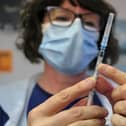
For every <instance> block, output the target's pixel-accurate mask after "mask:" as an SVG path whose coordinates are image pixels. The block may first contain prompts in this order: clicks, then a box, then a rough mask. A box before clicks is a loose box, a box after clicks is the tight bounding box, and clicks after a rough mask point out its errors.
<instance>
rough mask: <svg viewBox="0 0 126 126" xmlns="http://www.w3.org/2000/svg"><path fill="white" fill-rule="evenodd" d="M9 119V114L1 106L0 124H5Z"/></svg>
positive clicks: (2, 125) (1, 125) (0, 125)
mask: <svg viewBox="0 0 126 126" xmlns="http://www.w3.org/2000/svg"><path fill="white" fill-rule="evenodd" d="M8 119H9V116H8V114H7V113H6V112H5V111H4V110H3V108H2V107H1V106H0V126H4V124H5V123H6V122H7V120H8Z"/></svg>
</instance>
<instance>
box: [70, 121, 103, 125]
mask: <svg viewBox="0 0 126 126" xmlns="http://www.w3.org/2000/svg"><path fill="white" fill-rule="evenodd" d="M68 126H105V120H104V119H91V120H81V121H78V122H75V123H72V124H70V125H68Z"/></svg>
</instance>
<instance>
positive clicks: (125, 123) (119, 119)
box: [112, 114, 126, 126]
mask: <svg viewBox="0 0 126 126" xmlns="http://www.w3.org/2000/svg"><path fill="white" fill-rule="evenodd" d="M112 124H113V125H114V126H126V118H125V117H123V116H121V115H118V114H114V115H113V116H112Z"/></svg>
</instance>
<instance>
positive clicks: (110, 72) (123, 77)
mask: <svg viewBox="0 0 126 126" xmlns="http://www.w3.org/2000/svg"><path fill="white" fill-rule="evenodd" d="M98 71H99V73H101V74H103V75H104V76H106V77H108V78H110V79H112V80H113V81H115V82H116V83H118V84H120V85H122V84H124V83H126V73H124V72H122V71H120V70H118V69H116V68H114V67H112V66H110V65H107V64H100V65H99V66H98Z"/></svg>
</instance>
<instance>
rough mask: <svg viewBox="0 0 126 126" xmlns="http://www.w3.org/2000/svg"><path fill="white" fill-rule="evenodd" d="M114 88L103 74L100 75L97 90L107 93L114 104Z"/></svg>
mask: <svg viewBox="0 0 126 126" xmlns="http://www.w3.org/2000/svg"><path fill="white" fill-rule="evenodd" d="M113 89H114V88H113V86H112V85H111V84H110V83H109V82H108V81H107V80H106V79H105V78H104V77H103V76H101V75H99V76H98V78H97V82H96V90H97V91H98V92H100V93H101V94H103V95H105V96H106V97H107V98H108V99H109V101H110V102H111V104H113V100H112V97H111V95H112V91H113Z"/></svg>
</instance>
